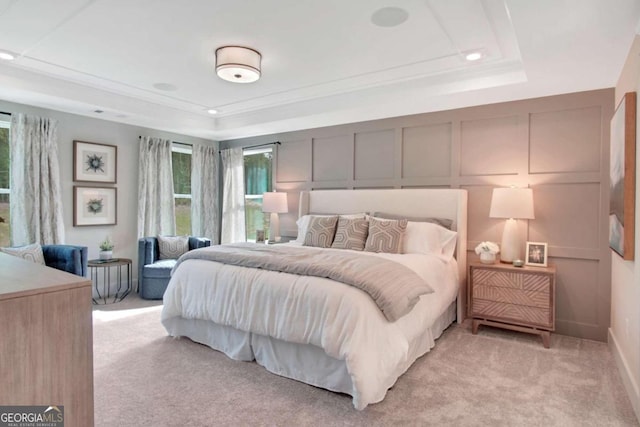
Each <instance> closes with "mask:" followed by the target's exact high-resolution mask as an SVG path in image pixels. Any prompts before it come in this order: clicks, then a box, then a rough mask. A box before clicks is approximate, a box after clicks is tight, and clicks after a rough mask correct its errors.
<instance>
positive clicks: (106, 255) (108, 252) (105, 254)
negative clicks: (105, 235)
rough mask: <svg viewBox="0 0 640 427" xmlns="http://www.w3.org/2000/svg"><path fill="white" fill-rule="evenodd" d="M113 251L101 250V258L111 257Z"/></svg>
mask: <svg viewBox="0 0 640 427" xmlns="http://www.w3.org/2000/svg"><path fill="white" fill-rule="evenodd" d="M112 257H113V251H100V259H111V258H112Z"/></svg>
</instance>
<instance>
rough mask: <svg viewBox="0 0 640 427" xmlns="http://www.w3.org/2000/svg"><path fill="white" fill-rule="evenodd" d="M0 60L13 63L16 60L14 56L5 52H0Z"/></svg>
mask: <svg viewBox="0 0 640 427" xmlns="http://www.w3.org/2000/svg"><path fill="white" fill-rule="evenodd" d="M0 59H4V60H5V61H13V60H14V59H16V56H15V55H14V54H13V53H10V52H7V51H6V50H0Z"/></svg>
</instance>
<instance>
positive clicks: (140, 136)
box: [138, 135, 193, 147]
mask: <svg viewBox="0 0 640 427" xmlns="http://www.w3.org/2000/svg"><path fill="white" fill-rule="evenodd" d="M140 138H142V135H138V139H140ZM171 143H172V144H178V145H187V146H189V147H193V144H187V143H186V142H178V141H171Z"/></svg>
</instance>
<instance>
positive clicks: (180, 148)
mask: <svg viewBox="0 0 640 427" xmlns="http://www.w3.org/2000/svg"><path fill="white" fill-rule="evenodd" d="M171 151H173V152H175V153H182V154H189V155H193V149H192V148H191V147H188V146H185V145H183V144H180V145H178V144H174V143H171Z"/></svg>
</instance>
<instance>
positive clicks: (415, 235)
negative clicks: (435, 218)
mask: <svg viewBox="0 0 640 427" xmlns="http://www.w3.org/2000/svg"><path fill="white" fill-rule="evenodd" d="M457 235H458V233H456V232H455V231H451V230H447V229H446V228H444V227H441V226H439V225H437V224H433V223H430V222H413V221H409V222H408V223H407V228H406V230H405V231H404V236H403V239H402V253H404V254H436V255H442V256H443V257H444V258H445V259H451V257H453V253H454V251H455V249H456V236H457Z"/></svg>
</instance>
